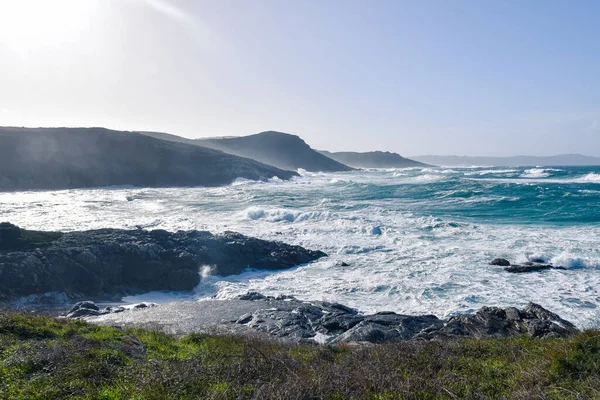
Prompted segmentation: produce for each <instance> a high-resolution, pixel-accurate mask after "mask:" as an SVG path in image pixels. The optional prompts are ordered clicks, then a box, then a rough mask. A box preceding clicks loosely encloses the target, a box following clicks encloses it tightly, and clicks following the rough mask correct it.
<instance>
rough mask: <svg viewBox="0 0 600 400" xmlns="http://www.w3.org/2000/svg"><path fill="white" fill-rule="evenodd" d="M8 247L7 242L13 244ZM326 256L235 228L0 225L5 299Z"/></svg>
mask: <svg viewBox="0 0 600 400" xmlns="http://www.w3.org/2000/svg"><path fill="white" fill-rule="evenodd" d="M11 246H12V247H11ZM323 256H325V253H322V252H320V251H311V250H307V249H304V248H302V247H300V246H292V245H287V244H284V243H281V242H274V241H266V240H261V239H256V238H251V237H247V236H244V235H241V234H238V233H235V232H225V233H223V234H219V235H213V234H212V233H210V232H205V231H178V232H174V233H171V232H167V231H164V230H154V231H145V230H140V229H136V230H120V229H99V230H92V231H84V232H67V233H60V232H37V231H28V230H24V229H19V228H18V227H16V226H14V225H11V224H6V223H5V224H2V226H0V293H1V294H2V297H3V300H10V299H15V298H18V297H23V296H28V295H32V294H40V293H46V292H64V293H66V294H67V295H69V296H86V297H93V298H111V299H112V298H114V297H115V296H116V297H118V296H119V295H127V294H136V293H143V292H149V291H153V290H174V291H182V290H192V289H193V288H194V287H195V286H196V285H198V283H199V282H200V279H201V278H200V274H199V269H200V268H201V267H202V266H205V265H210V266H211V267H212V268H211V270H212V272H213V273H214V274H218V275H232V274H239V273H241V272H242V271H244V270H245V269H246V268H248V267H251V268H256V269H266V270H278V269H285V268H290V267H293V266H296V265H300V264H306V263H309V262H311V261H314V260H316V259H318V258H321V257H323Z"/></svg>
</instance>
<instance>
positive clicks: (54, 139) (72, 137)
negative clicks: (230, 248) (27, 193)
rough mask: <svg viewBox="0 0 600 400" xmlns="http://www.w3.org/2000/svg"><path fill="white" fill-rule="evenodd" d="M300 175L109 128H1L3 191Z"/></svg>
mask: <svg viewBox="0 0 600 400" xmlns="http://www.w3.org/2000/svg"><path fill="white" fill-rule="evenodd" d="M294 175H295V174H294V173H293V172H289V171H283V170H280V169H277V168H274V167H271V166H268V165H264V164H261V163H259V162H256V161H254V160H249V159H245V158H241V157H237V156H234V155H230V154H225V153H223V152H220V151H215V150H213V149H206V148H202V147H200V146H195V145H190V144H186V143H176V142H172V141H165V140H160V139H155V138H152V137H148V136H146V135H142V134H139V133H134V132H123V131H113V130H108V129H104V128H0V190H29V189H69V188H85V187H99V186H113V185H133V186H140V187H169V186H171V187H172V186H219V185H225V184H229V183H231V182H232V181H233V180H235V179H236V178H239V177H241V178H246V179H254V180H258V179H263V178H272V177H274V176H277V177H279V178H281V179H289V178H291V177H292V176H294Z"/></svg>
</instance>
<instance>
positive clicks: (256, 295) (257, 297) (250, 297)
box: [238, 292, 267, 300]
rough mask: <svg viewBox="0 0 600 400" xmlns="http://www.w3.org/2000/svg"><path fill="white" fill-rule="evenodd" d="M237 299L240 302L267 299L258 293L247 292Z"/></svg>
mask: <svg viewBox="0 0 600 400" xmlns="http://www.w3.org/2000/svg"><path fill="white" fill-rule="evenodd" d="M238 298H239V299H240V300H263V299H266V298H267V297H266V296H265V295H263V294H260V293H258V292H248V293H246V294H242V295H240V296H238Z"/></svg>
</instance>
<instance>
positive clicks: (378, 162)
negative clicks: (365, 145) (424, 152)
mask: <svg viewBox="0 0 600 400" xmlns="http://www.w3.org/2000/svg"><path fill="white" fill-rule="evenodd" d="M320 153H321V154H323V155H325V156H327V157H329V158H331V159H334V160H336V161H339V162H341V163H343V164H346V165H348V166H350V167H354V168H407V167H429V166H430V165H428V164H425V163H422V162H418V161H414V160H411V159H408V158H404V157H402V156H401V155H400V154H398V153H390V152H388V151H369V152H366V153H358V152H352V151H344V152H335V153H331V152H328V151H324V150H322V151H320Z"/></svg>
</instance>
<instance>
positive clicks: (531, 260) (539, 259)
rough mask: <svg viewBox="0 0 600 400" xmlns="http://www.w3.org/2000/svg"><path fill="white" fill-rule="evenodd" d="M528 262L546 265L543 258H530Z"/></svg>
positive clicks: (546, 261)
mask: <svg viewBox="0 0 600 400" xmlns="http://www.w3.org/2000/svg"><path fill="white" fill-rule="evenodd" d="M529 262H532V263H537V264H547V263H548V260H546V259H545V258H543V257H531V258H530V259H529Z"/></svg>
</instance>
